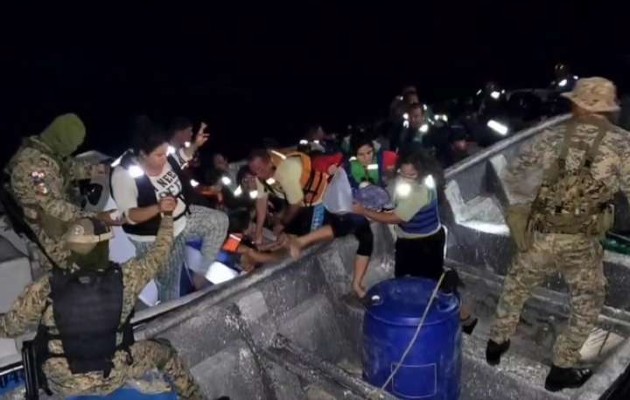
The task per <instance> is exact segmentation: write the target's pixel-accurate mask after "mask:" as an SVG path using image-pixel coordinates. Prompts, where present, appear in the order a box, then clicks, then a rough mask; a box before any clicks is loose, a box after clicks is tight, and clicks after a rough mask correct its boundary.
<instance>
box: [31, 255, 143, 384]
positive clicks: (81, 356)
mask: <svg viewBox="0 0 630 400" xmlns="http://www.w3.org/2000/svg"><path fill="white" fill-rule="evenodd" d="M123 290H124V287H123V273H122V270H121V268H120V266H119V265H117V264H111V265H110V267H109V268H107V269H106V270H105V271H98V272H96V271H90V272H85V271H84V272H77V273H74V274H72V273H68V272H64V271H62V270H59V269H57V268H55V269H54V270H53V272H52V275H51V277H50V296H49V302H50V305H52V307H53V316H54V320H55V327H54V328H50V327H47V326H45V325H43V324H40V326H39V328H38V330H37V337H36V339H35V341H36V343H37V344H38V345H37V346H38V362H40V363H41V364H43V363H44V362H45V361H46V360H47V359H49V358H56V357H63V358H65V359H66V360H67V362H68V366H69V368H70V371H71V372H72V373H73V374H85V373H88V372H102V373H103V376H104V377H105V378H107V377H108V376H109V374H110V372H111V369H112V367H113V358H114V355H115V353H116V351H119V350H124V351H126V352H127V353H128V354H129V363H131V362H132V360H131V353H130V346H131V345H133V343H134V337H133V329H132V326H131V322H130V321H131V318H132V316H133V313H132V314H131V315H129V317H128V318H127V319H126V320H125V321H124V322H123V323H121V321H120V319H121V314H122V307H123ZM117 335H121V336H122V341H121V343H120V344H117V343H116V342H117V340H116V339H117ZM51 340H61V343H62V346H63V353H51V352H50V350H49V347H48V343H49V342H50V341H51Z"/></svg>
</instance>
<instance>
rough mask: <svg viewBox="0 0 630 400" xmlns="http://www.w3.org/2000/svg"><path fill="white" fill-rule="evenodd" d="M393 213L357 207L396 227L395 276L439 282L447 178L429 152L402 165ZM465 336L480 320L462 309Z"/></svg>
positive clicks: (405, 159) (417, 154)
mask: <svg viewBox="0 0 630 400" xmlns="http://www.w3.org/2000/svg"><path fill="white" fill-rule="evenodd" d="M398 165H399V170H398V178H397V180H396V183H395V188H394V195H393V201H394V205H395V208H394V210H393V211H392V212H378V211H372V210H369V209H367V208H365V207H364V206H362V205H361V204H358V203H355V205H354V212H355V213H356V214H359V215H363V216H365V217H367V218H368V219H371V220H373V221H376V222H381V223H384V224H391V225H395V232H396V253H395V266H394V275H395V276H396V277H397V278H401V277H404V276H415V277H421V278H426V279H432V280H435V281H438V280H439V279H440V277H441V276H442V274H444V273H445V270H444V257H445V255H446V230H445V228H444V226H443V225H442V223H441V221H440V212H439V205H438V204H439V199H438V193H439V192H441V191H442V190H443V185H444V177H443V173H442V169H441V167H440V166H439V165H438V163H437V161H436V160H435V159H434V158H433V157H432V156H431V155H429V154H427V153H426V152H425V151H422V150H418V151H414V152H410V153H406V154H403V155H402V156H401V158H400V161H399V164H398ZM462 310H463V311H462V317H461V318H462V324H463V325H464V327H463V329H464V331H465V332H467V333H469V332H472V329H473V328H474V326H475V325H476V323H477V320H476V319H474V318H472V316H471V314H470V313H469V312H468V311H464V309H462Z"/></svg>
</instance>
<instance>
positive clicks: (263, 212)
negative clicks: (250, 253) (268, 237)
mask: <svg viewBox="0 0 630 400" xmlns="http://www.w3.org/2000/svg"><path fill="white" fill-rule="evenodd" d="M266 218H267V197H266V196H265V197H259V198H258V199H256V236H255V239H256V240H257V241H258V240H261V239H262V236H263V226H264V225H265V219H266Z"/></svg>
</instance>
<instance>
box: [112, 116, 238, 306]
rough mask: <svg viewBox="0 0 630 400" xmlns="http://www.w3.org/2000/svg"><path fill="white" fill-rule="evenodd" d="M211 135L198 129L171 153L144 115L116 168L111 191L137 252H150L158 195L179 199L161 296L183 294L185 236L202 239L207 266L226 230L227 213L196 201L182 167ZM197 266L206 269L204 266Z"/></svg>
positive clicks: (168, 297) (164, 138)
mask: <svg viewBox="0 0 630 400" xmlns="http://www.w3.org/2000/svg"><path fill="white" fill-rule="evenodd" d="M207 139H208V135H207V134H204V133H198V134H197V136H196V137H195V139H194V141H193V143H191V145H190V146H188V147H185V148H180V149H178V150H177V151H176V152H175V153H172V154H168V153H169V152H168V139H167V136H166V135H165V134H164V132H163V131H162V130H161V129H160V128H159V127H158V126H156V125H155V124H153V123H151V122H150V121H149V120H147V119H143V120H141V121H140V122H139V123H136V126H135V129H134V132H133V141H132V143H133V147H132V150H131V151H129V152H127V153H126V154H125V155H124V156H123V158H122V160H121V163H120V165H119V166H117V167H116V168H115V169H114V171H113V173H112V179H111V181H112V182H111V187H112V194H113V197H114V199H115V200H116V202H117V204H118V208H119V209H120V210H121V211H122V212H123V214H124V215H125V217H126V221H127V223H126V224H124V225H123V230H124V231H125V232H126V233H127V235H128V236H129V238H130V239H131V242H132V243H133V244H134V245H135V247H136V252H137V253H138V254H143V253H145V252H147V251H148V250H149V249H150V247H151V244H152V243H153V242H154V241H155V235H156V232H157V227H158V226H159V223H160V220H161V214H160V212H159V208H158V202H159V200H160V199H161V198H164V197H173V198H175V199H176V200H177V207H176V209H175V211H174V212H173V217H174V219H175V223H174V224H175V225H174V228H175V236H176V241H175V244H174V245H173V251H172V253H171V256H170V259H169V260H168V267H167V268H165V269H163V272H162V273H161V274H160V276H159V277H158V279H157V284H158V290H159V298H160V301H162V302H163V301H168V300H171V299H175V298H177V297H179V288H180V276H181V271H182V264H183V263H184V259H185V244H186V241H187V240H189V239H192V238H202V239H203V248H202V253H203V255H204V263H203V265H204V266H206V267H207V266H209V265H210V264H211V263H212V262H213V261H214V259H215V257H216V255H217V254H218V252H219V250H220V248H221V245H222V244H223V241H224V239H225V237H226V234H227V229H228V218H227V216H226V215H225V214H224V213H222V212H219V211H216V210H212V209H210V208H206V207H202V206H198V205H195V204H193V203H192V199H193V198H194V192H193V189H192V186H191V183H190V181H189V180H188V179H186V178H185V175H184V174H183V173H182V168H183V167H184V166H185V164H186V163H187V162H188V161H190V160H191V159H192V158H193V156H194V154H195V152H196V151H197V150H198V149H199V147H201V146H202V145H203V144H204V143H205V142H206V141H207ZM195 272H196V273H198V274H200V275H202V276H203V275H204V274H205V271H195Z"/></svg>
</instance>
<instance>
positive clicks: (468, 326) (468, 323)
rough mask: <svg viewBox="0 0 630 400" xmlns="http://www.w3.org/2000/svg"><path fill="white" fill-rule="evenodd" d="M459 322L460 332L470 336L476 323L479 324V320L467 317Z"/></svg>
mask: <svg viewBox="0 0 630 400" xmlns="http://www.w3.org/2000/svg"><path fill="white" fill-rule="evenodd" d="M459 322H460V324H461V325H462V332H464V333H465V334H467V335H472V333H473V331H474V330H475V327H476V326H477V323H478V322H479V318H473V317H471V316H469V317H468V318H466V319H460V320H459Z"/></svg>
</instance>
